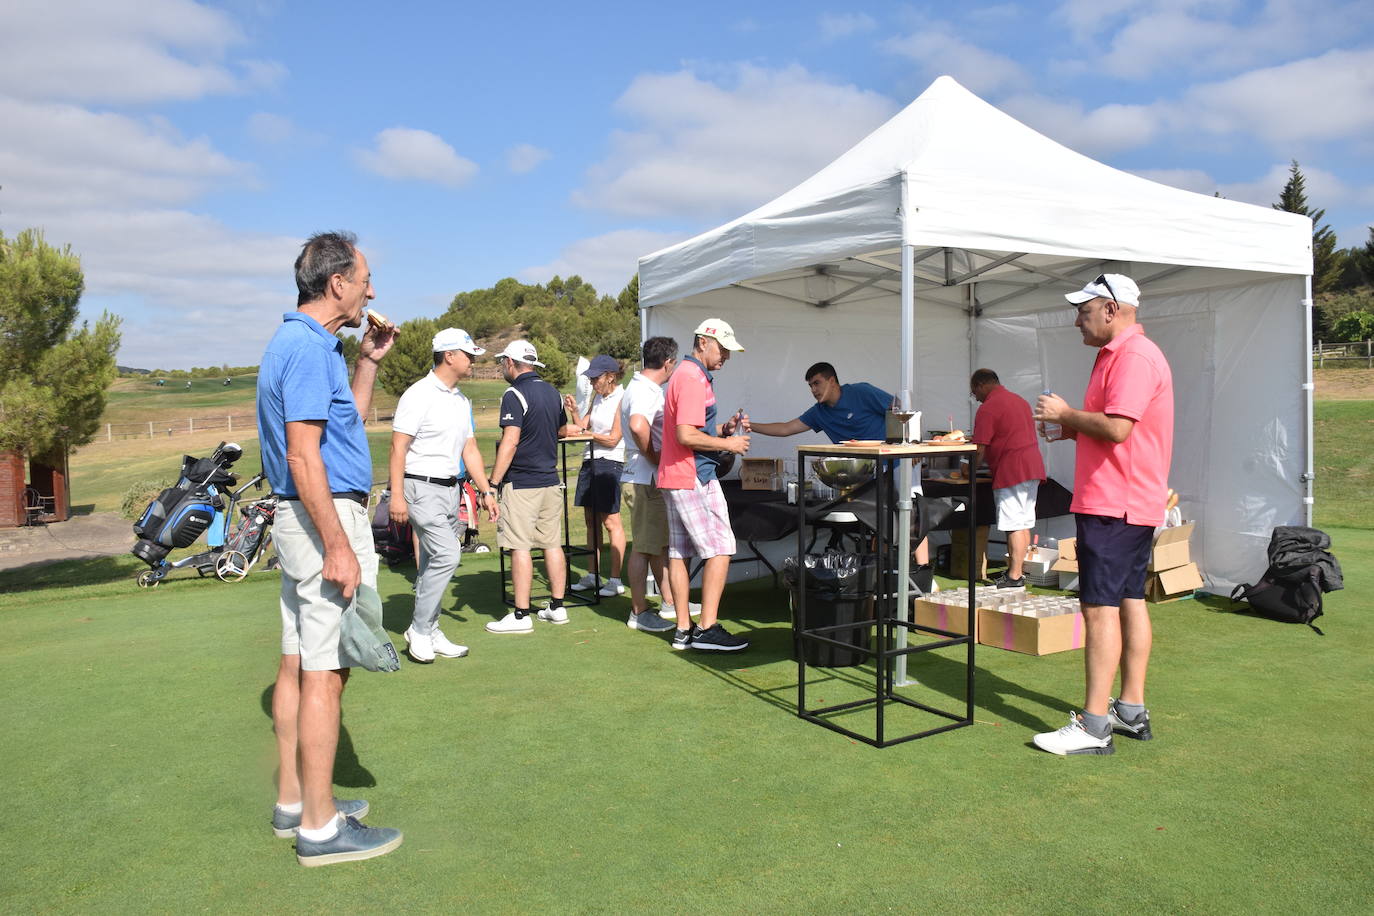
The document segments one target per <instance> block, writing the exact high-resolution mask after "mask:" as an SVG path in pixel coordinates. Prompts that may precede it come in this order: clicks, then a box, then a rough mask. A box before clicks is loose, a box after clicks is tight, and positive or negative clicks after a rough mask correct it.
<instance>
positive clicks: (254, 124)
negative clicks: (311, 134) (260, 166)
mask: <svg viewBox="0 0 1374 916" xmlns="http://www.w3.org/2000/svg"><path fill="white" fill-rule="evenodd" d="M244 130H245V131H246V132H247V133H248V136H249V137H250V138H252V139H253V141H254V142H257V143H261V144H263V145H264V146H286V145H287V144H298V143H300V142H302V141H303V140H305V139H307V136H308V135H307V134H306V133H305V132H304V131H302V130H301V129H300V128H298V127H297V126H296V123H295V122H294V121H292V120H291V119H290V118H288V117H285V116H284V115H279V114H272V113H271V112H268V111H257V112H254V113H253V114H251V115H249V116H248V120H247V122H245V124H244Z"/></svg>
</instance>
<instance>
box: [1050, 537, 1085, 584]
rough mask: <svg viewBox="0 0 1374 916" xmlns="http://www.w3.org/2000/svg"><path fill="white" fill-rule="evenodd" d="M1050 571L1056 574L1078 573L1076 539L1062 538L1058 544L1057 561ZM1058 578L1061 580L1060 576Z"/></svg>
mask: <svg viewBox="0 0 1374 916" xmlns="http://www.w3.org/2000/svg"><path fill="white" fill-rule="evenodd" d="M1050 569H1052V570H1054V571H1055V572H1057V573H1077V572H1078V538H1064V539H1062V540H1061V541H1060V542H1059V559H1057V560H1055V561H1054V563H1053V565H1051V566H1050ZM1060 578H1061V580H1062V579H1063V577H1062V576H1061V577H1060ZM1074 578H1077V576H1075V577H1074Z"/></svg>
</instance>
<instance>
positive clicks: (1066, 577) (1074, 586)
mask: <svg viewBox="0 0 1374 916" xmlns="http://www.w3.org/2000/svg"><path fill="white" fill-rule="evenodd" d="M1058 585H1059V590H1060V591H1061V592H1076V591H1078V573H1076V572H1061V573H1060V574H1059V583H1058Z"/></svg>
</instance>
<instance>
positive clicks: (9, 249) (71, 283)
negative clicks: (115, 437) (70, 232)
mask: <svg viewBox="0 0 1374 916" xmlns="http://www.w3.org/2000/svg"><path fill="white" fill-rule="evenodd" d="M84 288H85V279H84V276H83V274H82V272H81V261H80V259H79V258H78V257H77V256H76V254H74V253H73V252H72V250H71V248H70V247H64V248H55V247H53V246H52V245H49V244H48V243H47V242H46V241H44V239H43V235H42V233H41V232H38V231H36V230H32V229H29V230H26V231H24V232H21V233H19V235H18V236H16V237H15V238H13V239H6V238H5V236H4V235H3V234H0V449H6V450H7V449H18V450H20V451H23V452H27V453H28V454H29V455H32V456H39V457H44V456H51V455H52V454H53V453H54V450H56V449H60V448H63V447H72V446H77V445H84V444H85V443H87V442H89V441H91V438H92V437H93V436H94V435H95V431H96V429H97V428H98V426H99V422H100V414H101V412H102V411H103V410H104V407H105V388H106V386H108V385H109V384H110V382H111V381H112V380H113V379H114V377H115V374H116V367H115V353H116V352H118V350H119V319H118V318H117V317H115V316H113V315H110V314H109V313H106V314H104V315H102V316H101V317H100V320H99V321H97V322H96V323H95V326H94V327H90V326H89V325H87V324H86V323H84V322H83V323H82V324H81V326H80V327H79V328H78V327H76V326H75V325H76V320H77V316H78V310H77V304H78V302H79V301H80V299H81V293H82V290H83V289H84Z"/></svg>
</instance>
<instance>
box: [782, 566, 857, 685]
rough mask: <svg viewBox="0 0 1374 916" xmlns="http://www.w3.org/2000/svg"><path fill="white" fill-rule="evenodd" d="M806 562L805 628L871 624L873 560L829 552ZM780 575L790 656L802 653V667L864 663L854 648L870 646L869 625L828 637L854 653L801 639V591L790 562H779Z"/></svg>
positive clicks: (796, 575) (838, 631)
mask: <svg viewBox="0 0 1374 916" xmlns="http://www.w3.org/2000/svg"><path fill="white" fill-rule="evenodd" d="M805 561H806V627H807V629H816V628H817V627H829V626H835V625H837V624H842V623H854V622H857V621H864V620H873V619H874V613H873V599H874V593H875V586H876V585H877V578H878V575H877V573H878V564H877V558H876V557H874V556H872V555H871V554H870V555H861V554H853V553H842V552H840V551H834V550H831V551H826V552H825V553H824V554H807V555H806V557H805ZM782 572H783V578H784V579H786V580H787V587H788V589H789V590H790V591H791V593H792V657H793V658H794V659H795V658H798V654H799V653H802V652H804V653H805V658H806V663H807V664H808V665H814V666H815V667H818V668H847V667H851V666H853V665H861V664H863V663H864V662H865V661H867V660H868V659H869V658H870V657H871V656H869V655H868V654H867V653H865V652H858V651H855V649H867V648H868V647H869V646H870V645H871V642H872V640H871V633H872V629H873V628H872V627H871V626H866V627H852V628H850V629H845V630H837V631H836V632H833V633H828V634H826V635H827V636H828V637H829V638H830V639H834V640H837V641H839V642H842V643H845V644H846V645H850V646H853V647H855V648H854V649H845V648H841V647H840V646H832V645H830V644H828V643H820V642H815V641H813V640H802V638H801V637H800V635H799V633H798V631H799V628H798V626H797V602H798V600H799V594H798V591H799V589H798V581H797V580H798V572H797V561H796V559H795V558H794V557H788V558H787V559H786V560H784V561H783V570H782Z"/></svg>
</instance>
